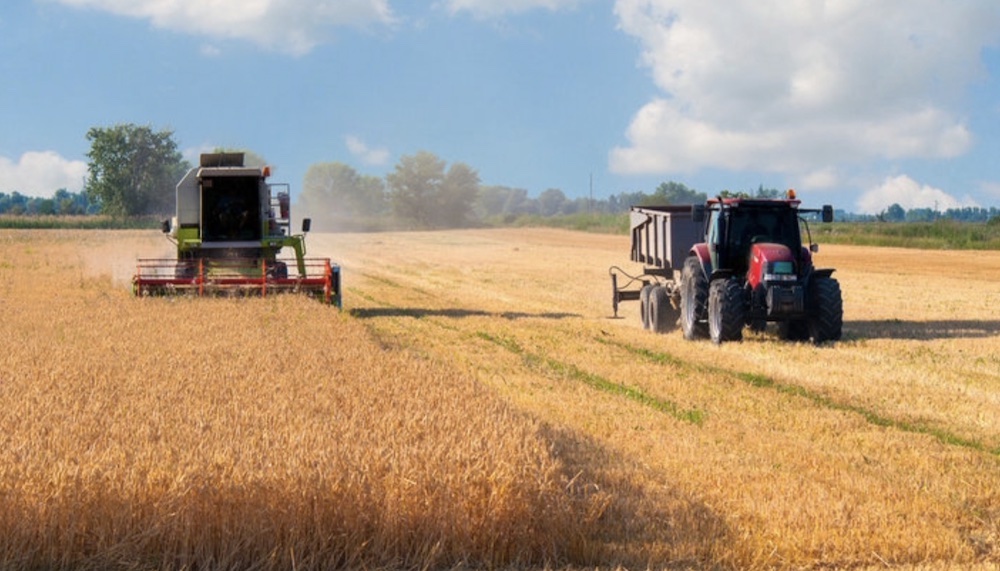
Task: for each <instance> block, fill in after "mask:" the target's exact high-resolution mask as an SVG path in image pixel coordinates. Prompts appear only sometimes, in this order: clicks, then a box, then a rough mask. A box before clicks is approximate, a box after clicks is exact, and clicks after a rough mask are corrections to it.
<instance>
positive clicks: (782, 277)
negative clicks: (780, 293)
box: [764, 262, 799, 282]
mask: <svg viewBox="0 0 1000 571" xmlns="http://www.w3.org/2000/svg"><path fill="white" fill-rule="evenodd" d="M797 279H799V277H798V276H797V275H795V264H793V263H792V262H771V263H769V264H768V265H767V271H766V272H764V281H769V282H794V281H795V280H797Z"/></svg>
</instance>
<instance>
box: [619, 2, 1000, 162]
mask: <svg viewBox="0 0 1000 571" xmlns="http://www.w3.org/2000/svg"><path fill="white" fill-rule="evenodd" d="M615 13H616V15H617V17H618V21H619V26H620V28H621V29H622V30H623V31H624V32H626V33H628V34H630V35H632V36H634V37H636V38H637V39H638V40H639V41H640V43H641V45H642V47H643V56H642V58H643V59H642V62H643V64H644V65H646V66H648V67H649V69H650V71H651V73H652V76H653V79H654V81H655V83H656V85H657V86H658V87H659V88H660V89H661V90H662V91H663V96H661V97H658V98H656V99H654V100H652V101H650V102H649V103H647V104H646V105H645V106H644V107H643V108H642V109H640V110H639V111H638V112H637V113H636V115H635V116H634V118H633V120H632V124H631V125H630V127H629V129H628V131H627V138H628V141H629V144H628V145H627V146H624V147H619V148H616V149H614V150H613V151H612V152H611V155H610V163H611V168H612V170H614V171H616V172H619V173H656V174H661V173H668V172H694V171H697V170H699V169H703V168H725V169H753V170H764V171H776V172H787V173H793V174H796V175H798V176H806V175H807V174H808V173H814V172H818V171H822V170H823V169H827V168H831V167H835V166H838V165H845V164H856V163H859V162H865V161H871V160H877V159H898V158H930V157H934V158H938V157H954V156H957V155H960V154H962V153H964V152H966V151H967V150H968V149H969V148H970V146H971V144H972V135H971V133H970V131H969V128H968V126H967V125H966V123H965V119H964V118H963V117H962V116H961V115H960V114H959V113H957V112H956V111H954V110H953V109H954V108H957V107H958V104H957V99H958V97H957V95H959V94H960V93H961V92H962V90H963V89H964V88H965V87H966V86H968V85H969V84H970V82H972V81H974V80H976V79H977V78H978V77H980V74H981V73H983V71H982V67H981V61H980V51H981V49H982V48H983V46H985V45H989V44H991V43H993V42H995V41H996V39H997V38H998V37H1000V5H998V4H997V3H996V2H995V1H994V0H970V1H968V2H962V3H955V2H951V1H949V0H908V1H902V0H897V1H882V2H865V1H862V0H830V1H827V2H814V1H812V0H753V1H750V0H747V1H742V2H729V3H727V4H726V8H725V9H719V8H718V6H717V5H715V4H714V3H712V2H704V1H702V0H617V1H616V4H615Z"/></svg>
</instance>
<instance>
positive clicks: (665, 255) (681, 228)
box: [629, 206, 702, 271]
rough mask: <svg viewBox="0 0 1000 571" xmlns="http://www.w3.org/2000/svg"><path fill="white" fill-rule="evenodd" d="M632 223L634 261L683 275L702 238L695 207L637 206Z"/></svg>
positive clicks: (633, 211) (632, 210)
mask: <svg viewBox="0 0 1000 571" xmlns="http://www.w3.org/2000/svg"><path fill="white" fill-rule="evenodd" d="M629 219H630V222H631V224H630V225H631V228H632V261H633V262H640V263H642V264H644V265H646V266H647V267H652V268H656V269H660V270H668V269H670V270H678V271H680V270H681V269H682V268H683V267H684V260H685V259H686V258H687V255H688V251H690V249H691V246H692V245H694V244H696V243H698V242H700V241H701V238H702V224H701V223H700V222H695V221H694V220H693V219H692V217H691V206H633V207H632V209H631V212H630V214H629Z"/></svg>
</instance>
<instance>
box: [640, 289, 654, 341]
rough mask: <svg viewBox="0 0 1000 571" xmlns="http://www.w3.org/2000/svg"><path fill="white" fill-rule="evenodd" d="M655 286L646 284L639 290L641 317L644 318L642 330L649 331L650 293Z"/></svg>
mask: <svg viewBox="0 0 1000 571" xmlns="http://www.w3.org/2000/svg"><path fill="white" fill-rule="evenodd" d="M652 289H653V286H651V285H649V284H646V285H644V286H642V289H641V290H639V317H641V318H642V328H643V329H645V330H647V331H648V330H649V292H650V291H651V290H652Z"/></svg>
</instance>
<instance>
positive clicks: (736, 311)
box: [708, 278, 747, 345]
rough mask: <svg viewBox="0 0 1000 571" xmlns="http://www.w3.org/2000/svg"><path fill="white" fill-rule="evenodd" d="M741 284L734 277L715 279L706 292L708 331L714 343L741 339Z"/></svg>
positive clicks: (743, 315)
mask: <svg viewBox="0 0 1000 571" xmlns="http://www.w3.org/2000/svg"><path fill="white" fill-rule="evenodd" d="M744 293H745V292H744V290H743V284H742V283H741V282H740V280H738V279H736V278H729V279H724V280H715V281H713V282H712V285H711V286H710V287H709V293H708V333H709V335H710V336H711V337H712V342H713V343H715V344H716V345H718V344H721V343H725V342H727V341H742V340H743V326H744V325H746V312H747V309H746V303H745V300H744V297H745V296H744Z"/></svg>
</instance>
